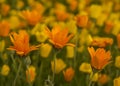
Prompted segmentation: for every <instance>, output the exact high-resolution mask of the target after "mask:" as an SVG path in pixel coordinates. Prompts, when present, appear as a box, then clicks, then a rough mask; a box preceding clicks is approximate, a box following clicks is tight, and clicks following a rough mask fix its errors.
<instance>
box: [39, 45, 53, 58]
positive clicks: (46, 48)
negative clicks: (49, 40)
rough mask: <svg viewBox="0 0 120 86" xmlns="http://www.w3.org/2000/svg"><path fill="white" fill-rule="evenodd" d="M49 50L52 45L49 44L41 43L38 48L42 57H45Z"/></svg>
mask: <svg viewBox="0 0 120 86" xmlns="http://www.w3.org/2000/svg"><path fill="white" fill-rule="evenodd" d="M51 50H52V46H51V45H50V44H43V45H42V46H41V48H40V55H41V56H42V57H43V58H47V57H48V55H49V54H50V52H51Z"/></svg>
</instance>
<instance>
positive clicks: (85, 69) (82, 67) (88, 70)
mask: <svg viewBox="0 0 120 86" xmlns="http://www.w3.org/2000/svg"><path fill="white" fill-rule="evenodd" d="M79 71H82V72H85V73H92V68H91V65H90V64H89V63H86V62H83V63H82V64H81V65H80V67H79Z"/></svg>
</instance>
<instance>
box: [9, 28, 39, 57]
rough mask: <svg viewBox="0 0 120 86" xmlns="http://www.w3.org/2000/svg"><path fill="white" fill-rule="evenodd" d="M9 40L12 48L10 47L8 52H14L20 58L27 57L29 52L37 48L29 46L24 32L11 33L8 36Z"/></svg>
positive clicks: (27, 37) (27, 36)
mask: <svg viewBox="0 0 120 86" xmlns="http://www.w3.org/2000/svg"><path fill="white" fill-rule="evenodd" d="M10 40H11V42H12V43H13V46H10V47H9V48H8V49H9V50H15V51H16V53H17V54H18V55H20V56H23V55H27V54H28V53H29V52H30V51H32V50H36V49H37V47H38V46H30V45H29V35H28V34H27V32H26V31H25V30H20V31H19V33H18V34H17V33H15V32H12V33H11V34H10Z"/></svg>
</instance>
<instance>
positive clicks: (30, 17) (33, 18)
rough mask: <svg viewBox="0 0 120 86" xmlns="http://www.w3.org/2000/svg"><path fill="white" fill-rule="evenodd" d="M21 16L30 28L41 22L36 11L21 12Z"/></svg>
mask: <svg viewBox="0 0 120 86" xmlns="http://www.w3.org/2000/svg"><path fill="white" fill-rule="evenodd" d="M22 15H23V18H24V19H25V20H27V22H28V23H29V24H30V25H32V26H34V25H36V24H37V23H38V22H39V21H40V20H41V15H40V13H39V12H37V11H36V10H32V11H29V10H27V11H23V12H22Z"/></svg>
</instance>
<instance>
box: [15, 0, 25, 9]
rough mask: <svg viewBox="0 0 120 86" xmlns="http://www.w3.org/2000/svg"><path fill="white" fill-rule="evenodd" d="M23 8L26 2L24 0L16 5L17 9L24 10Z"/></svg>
mask: <svg viewBox="0 0 120 86" xmlns="http://www.w3.org/2000/svg"><path fill="white" fill-rule="evenodd" d="M23 6H24V2H23V1H22V0H18V1H17V5H16V7H17V9H22V8H23Z"/></svg>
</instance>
